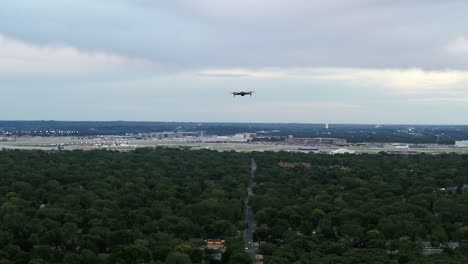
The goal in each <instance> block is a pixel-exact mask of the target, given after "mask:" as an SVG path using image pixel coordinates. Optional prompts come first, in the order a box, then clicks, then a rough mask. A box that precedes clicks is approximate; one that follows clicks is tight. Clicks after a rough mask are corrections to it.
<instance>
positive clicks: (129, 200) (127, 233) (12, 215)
mask: <svg viewBox="0 0 468 264" xmlns="http://www.w3.org/2000/svg"><path fill="white" fill-rule="evenodd" d="M249 165H250V156H249V155H248V154H239V153H233V152H225V153H218V152H213V151H207V150H206V151H196V152H195V151H181V150H176V149H138V150H136V151H132V152H111V151H89V152H84V151H72V152H55V153H52V152H48V153H47V152H42V151H7V150H3V151H0V193H1V197H0V222H1V225H0V261H2V262H1V263H174V264H175V263H178V264H179V263H249V259H248V256H247V254H246V253H245V250H244V246H243V242H242V229H243V222H242V215H243V214H242V207H243V204H242V201H243V197H244V196H245V190H246V184H247V182H248V180H249ZM193 238H199V239H200V238H201V239H223V240H225V243H226V249H227V250H226V252H225V253H224V254H223V259H222V260H221V261H215V260H213V258H212V257H211V255H212V254H211V253H212V252H210V250H209V249H203V248H200V247H197V246H195V245H193V244H192V243H190V240H191V239H193Z"/></svg>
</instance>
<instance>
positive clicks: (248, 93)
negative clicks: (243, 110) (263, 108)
mask: <svg viewBox="0 0 468 264" xmlns="http://www.w3.org/2000/svg"><path fill="white" fill-rule="evenodd" d="M253 93H254V92H253V91H248V92H232V95H234V97H236V95H240V96H246V95H250V96H252V94H253Z"/></svg>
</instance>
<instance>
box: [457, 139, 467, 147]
mask: <svg viewBox="0 0 468 264" xmlns="http://www.w3.org/2000/svg"><path fill="white" fill-rule="evenodd" d="M455 147H457V148H468V140H461V141H455Z"/></svg>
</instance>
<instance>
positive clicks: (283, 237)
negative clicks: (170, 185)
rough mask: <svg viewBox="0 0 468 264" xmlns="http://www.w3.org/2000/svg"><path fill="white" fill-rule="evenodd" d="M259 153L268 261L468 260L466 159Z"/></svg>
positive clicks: (258, 212)
mask: <svg viewBox="0 0 468 264" xmlns="http://www.w3.org/2000/svg"><path fill="white" fill-rule="evenodd" d="M255 156H256V160H257V165H258V169H257V179H256V181H257V185H256V187H255V189H254V192H255V196H254V198H253V202H252V206H253V209H254V211H255V218H256V221H257V225H258V226H259V228H258V230H257V232H256V234H255V239H256V240H257V241H259V242H260V253H261V254H263V255H264V256H265V263H266V264H272V263H468V240H467V239H468V227H467V226H468V189H467V187H468V185H466V184H467V183H468V156H467V155H439V156H432V155H415V156H407V155H385V154H381V155H336V156H330V155H307V154H291V153H286V152H280V153H256V154H255ZM280 161H282V162H286V161H287V162H290V163H298V164H299V163H302V162H307V163H310V164H311V166H310V168H307V167H305V166H296V167H290V168H284V167H280V166H278V162H280ZM430 253H438V254H434V255H430V256H426V255H427V254H430Z"/></svg>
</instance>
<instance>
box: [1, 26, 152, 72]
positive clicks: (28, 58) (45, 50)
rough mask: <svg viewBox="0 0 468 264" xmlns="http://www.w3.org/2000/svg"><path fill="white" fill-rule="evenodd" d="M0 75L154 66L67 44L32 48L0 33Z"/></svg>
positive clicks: (145, 61) (139, 60)
mask: <svg viewBox="0 0 468 264" xmlns="http://www.w3.org/2000/svg"><path fill="white" fill-rule="evenodd" d="M0 58H1V59H0V74H1V73H86V72H103V71H104V72H105V71H114V70H118V69H123V68H128V67H154V66H156V64H155V63H153V62H150V61H147V60H142V59H134V58H128V57H124V56H120V55H117V54H113V53H106V52H85V51H81V50H78V49H76V48H74V47H72V46H68V45H36V44H31V43H27V42H23V41H21V40H17V39H13V38H9V37H7V36H4V35H2V34H0Z"/></svg>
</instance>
